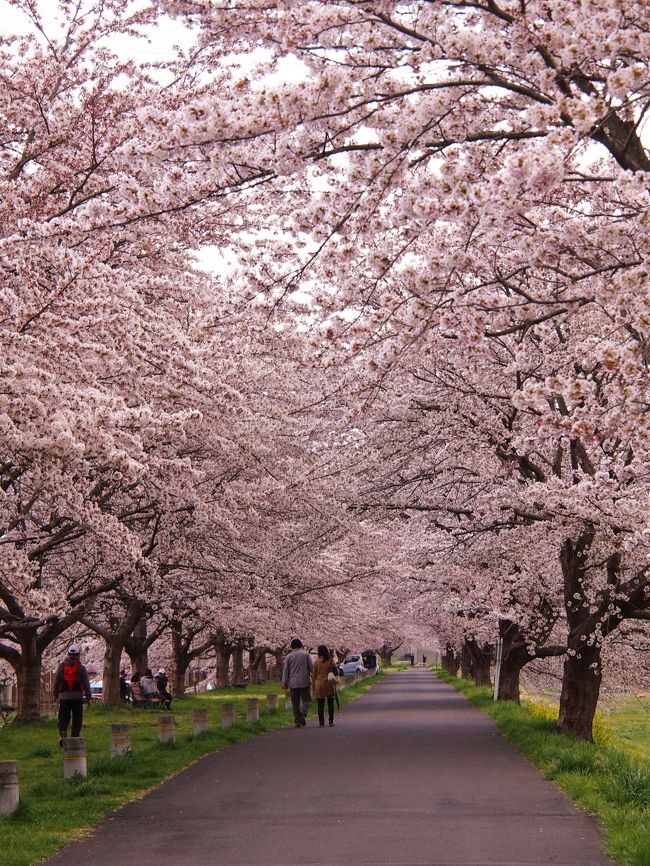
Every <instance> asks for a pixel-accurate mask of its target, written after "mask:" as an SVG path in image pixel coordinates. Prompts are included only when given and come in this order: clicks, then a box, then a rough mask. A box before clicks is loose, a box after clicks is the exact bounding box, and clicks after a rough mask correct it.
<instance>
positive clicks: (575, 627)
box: [558, 530, 602, 741]
mask: <svg viewBox="0 0 650 866" xmlns="http://www.w3.org/2000/svg"><path fill="white" fill-rule="evenodd" d="M594 536H595V532H594V531H593V530H586V531H585V532H583V533H582V534H581V535H580V536H579V537H578V539H577V540H576V541H575V543H574V541H573V540H572V539H570V538H569V539H567V540H566V541H565V542H564V544H563V545H562V551H561V553H560V564H561V566H562V578H563V583H564V609H565V612H566V617H567V623H568V626H569V640H568V649H567V657H566V659H565V660H564V673H563V677H562V693H561V695H560V716H559V719H558V730H560V731H569V732H571V733H573V734H575V735H576V736H577V737H579V738H580V739H582V740H588V741H591V740H592V739H593V734H592V723H593V720H594V714H595V712H596V706H597V704H598V695H599V693H600V681H601V678H602V668H601V659H600V646H599V645H598V644H597V642H596V640H595V635H594V633H593V632H594V630H595V628H597V623H596V622H593V617H591V611H590V605H589V602H588V600H587V598H586V596H585V592H584V589H583V583H584V579H585V568H586V565H587V554H588V553H589V549H590V547H591V545H592V543H593V540H594ZM590 621H591V622H593V625H590V626H589V627H587V625H586V624H587V623H588V622H590ZM589 641H592V643H591V645H589Z"/></svg>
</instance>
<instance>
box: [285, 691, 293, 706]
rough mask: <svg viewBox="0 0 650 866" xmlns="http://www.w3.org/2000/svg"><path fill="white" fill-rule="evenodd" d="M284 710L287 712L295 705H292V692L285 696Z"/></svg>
mask: <svg viewBox="0 0 650 866" xmlns="http://www.w3.org/2000/svg"><path fill="white" fill-rule="evenodd" d="M284 708H285V710H292V709H293V704H292V703H291V692H287V693H286V695H285V696H284Z"/></svg>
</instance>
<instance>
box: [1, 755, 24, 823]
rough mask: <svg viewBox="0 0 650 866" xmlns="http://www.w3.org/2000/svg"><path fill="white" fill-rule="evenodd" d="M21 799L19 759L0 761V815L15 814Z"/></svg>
mask: <svg viewBox="0 0 650 866" xmlns="http://www.w3.org/2000/svg"><path fill="white" fill-rule="evenodd" d="M19 799H20V797H19V792H18V761H0V815H13V813H14V812H15V811H16V809H17V808H18V801H19Z"/></svg>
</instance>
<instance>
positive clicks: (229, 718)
mask: <svg viewBox="0 0 650 866" xmlns="http://www.w3.org/2000/svg"><path fill="white" fill-rule="evenodd" d="M234 724H235V705H234V703H233V702H232V701H227V702H226V703H225V704H222V705H221V727H222V728H232V726H233V725H234Z"/></svg>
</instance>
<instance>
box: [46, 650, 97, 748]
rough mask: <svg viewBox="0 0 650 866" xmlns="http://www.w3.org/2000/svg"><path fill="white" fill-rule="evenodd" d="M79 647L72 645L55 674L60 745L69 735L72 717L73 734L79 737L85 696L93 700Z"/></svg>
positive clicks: (88, 699)
mask: <svg viewBox="0 0 650 866" xmlns="http://www.w3.org/2000/svg"><path fill="white" fill-rule="evenodd" d="M79 658H80V652H79V647H76V646H71V647H70V649H69V650H68V655H67V656H66V658H65V660H64V661H62V662H61V664H60V665H59V666H58V668H57V669H56V674H55V676H54V699H55V700H58V702H59V745H60V746H62V745H63V740H64V739H65V738H66V737H67V736H68V725H69V724H70V718H71V717H72V736H73V737H78V736H79V735H80V733H81V725H82V724H83V706H84V697H85V699H86V702H87V703H90V702H91V700H92V694H91V692H90V681H89V679H88V671H87V670H86V668H85V667H84V666H83V665H82V664H81V662H80V660H79Z"/></svg>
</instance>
